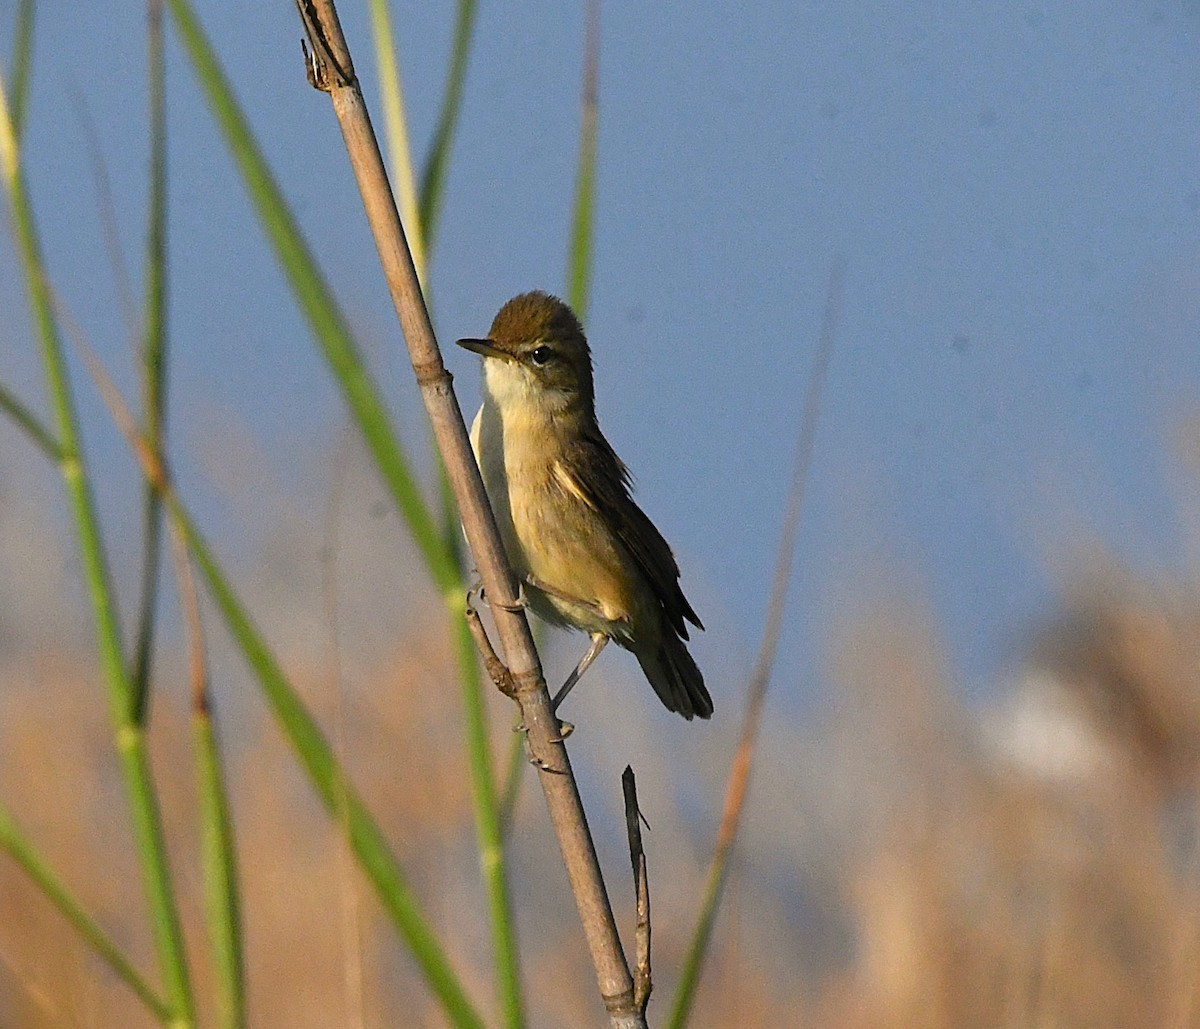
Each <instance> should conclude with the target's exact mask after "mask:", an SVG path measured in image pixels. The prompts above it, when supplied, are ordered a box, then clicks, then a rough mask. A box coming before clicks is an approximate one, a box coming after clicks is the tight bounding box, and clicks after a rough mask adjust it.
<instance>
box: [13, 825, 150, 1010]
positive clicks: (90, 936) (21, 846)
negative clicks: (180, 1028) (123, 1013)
mask: <svg viewBox="0 0 1200 1029" xmlns="http://www.w3.org/2000/svg"><path fill="white" fill-rule="evenodd" d="M0 847H3V848H4V850H5V851H7V852H8V854H9V856H10V857H11V858H12V859H13V860H14V861H15V862H16V863H17V864H18V865H19V866H20V867H21V868H22V870H23V871H24V872H25V874H26V875H28V876H29V878H30V879H32V880H33V883H34V885H35V886H37V888H38V889H39V890H41V891H42V893H44V894H45V895H46V898H47V899H48V900H49V901H50V902H51V903H52V904H53V905H54V906H55V907H56V908H58V910H59V911H60V912H61V913H62V915H63V917H65V918H66V920H67V921H68V922H70V923H71V925H72V926H73V927H74V928H75V931H76V932H78V933H79V935H80V936H81V937H83V939H84V941H85V942H86V943H87V945H88V946H89V947H91V948H92V950H93V951H95V952H96V954H97V955H98V956H99V957H100V958H101V960H103V961H104V962H105V964H107V965H108V967H109V968H111V969H112V970H113V972H115V973H116V975H117V977H118V978H119V979H120V980H121V981H122V982H123V983H125V985H126V986H128V987H129V988H130V989H131V990H133V992H134V993H136V994H137V996H138V998H139V999H140V1000H141V1001H142V1003H144V1004H145V1005H146V1007H148V1008H149V1009H150V1010H151V1011H152V1012H154V1014H155V1016H156V1017H157V1018H158V1020H159V1021H161V1022H166V1021H167V1020H168V1019H169V1018H170V1017H171V1008H170V1007H169V1006H168V1004H167V1002H166V1001H164V1000H163V999H162V998H161V997H160V996H159V995H158V993H157V992H156V991H155V989H154V987H152V986H151V985H150V984H149V983H148V982H146V980H145V979H144V978H142V975H141V973H140V972H139V971H138V970H137V969H136V968H134V967H133V965H132V964H131V963H130V961H129V959H128V958H126V957H125V955H124V954H123V953H121V950H120V948H119V947H118V946H117V945H116V944H115V943H113V941H112V940H110V939H109V938H108V935H107V934H106V933H105V932H104V930H103V929H101V928H100V925H99V923H98V922H96V920H95V919H94V918H92V917H91V915H89V914H88V913H87V912H86V911H85V910H84V909H83V905H81V904H80V903H79V901H77V900H76V899H75V898H74V896H72V894H71V892H70V891H69V890H68V889H67V887H66V886H64V885H63V882H62V880H61V879H59V878H58V876H57V875H55V874H54V872H53V871H51V869H50V868H49V866H48V865H47V864H46V863H45V862H44V861H43V860H42V859H41V857H40V856H39V855H38V853H37V851H36V850H34V848H33V846H32V844H30V842H29V841H28V840H27V839H26V838H25V836H24V835H23V834H22V832H21V830H20V829H18V828H17V825H16V823H15V822H14V821H13V820H12V818H11V817H10V815H9V814H8V812H7V811H5V810H4V809H3V808H0Z"/></svg>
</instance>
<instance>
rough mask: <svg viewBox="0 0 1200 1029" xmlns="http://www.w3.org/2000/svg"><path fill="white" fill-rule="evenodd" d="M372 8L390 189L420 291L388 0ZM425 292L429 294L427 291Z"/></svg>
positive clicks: (416, 210) (415, 211)
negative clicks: (394, 194) (393, 191)
mask: <svg viewBox="0 0 1200 1029" xmlns="http://www.w3.org/2000/svg"><path fill="white" fill-rule="evenodd" d="M367 6H368V7H369V8H370V11H371V38H372V40H373V42H374V43H375V66H376V68H377V69H378V71H379V95H380V99H381V101H382V103H383V130H384V136H385V138H386V140H387V152H388V165H389V168H390V170H391V173H392V185H393V188H394V189H396V191H397V192H398V194H399V201H400V217H401V219H403V221H404V232H405V234H406V235H407V236H408V245H409V247H410V249H411V250H412V257H413V266H414V267H415V268H416V269H417V278H418V279H419V280H420V282H421V290H422V292H426V291H427V290H428V288H429V268H428V264H427V261H426V256H425V232H424V228H423V226H422V221H421V204H420V200H419V198H418V196H417V180H416V176H415V175H414V174H413V160H412V147H411V145H410V144H409V139H408V119H407V118H406V117H405V114H404V87H403V85H402V84H401V81H400V68H399V66H398V65H397V63H396V34H395V32H394V30H393V29H392V16H391V13H390V12H389V9H388V2H387V0H368V2H367ZM427 295H428V294H427Z"/></svg>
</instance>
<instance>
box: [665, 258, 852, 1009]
mask: <svg viewBox="0 0 1200 1029" xmlns="http://www.w3.org/2000/svg"><path fill="white" fill-rule="evenodd" d="M843 278H844V272H843V269H842V262H841V260H840V258H838V259H835V260H834V265H833V270H832V272H831V273H830V276H829V289H828V291H827V292H826V295H825V311H824V315H823V317H822V322H821V336H820V339H819V341H818V343H817V353H816V356H815V358H814V359H813V366H812V370H811V372H810V373H809V378H808V388H807V390H806V393H805V397H804V413H803V416H802V418H801V422H800V431H799V434H798V436H797V440H796V458H795V464H794V466H793V469H792V485H791V489H790V491H789V493H788V501H787V510H786V512H785V513H784V518H783V529H782V531H781V533H780V536H779V550H778V552H777V553H776V556H775V573H774V576H773V578H772V582H771V598H770V601H769V603H768V605H767V617H766V624H765V625H764V627H763V637H762V643H761V645H760V646H759V650H758V659H757V660H756V661H755V665H754V671H753V673H752V674H751V676H750V683H749V685H748V687H747V689H746V710H745V713H744V714H743V716H742V731H741V736H740V737H739V738H738V746H737V751H736V752H735V753H734V756H733V764H732V767H731V768H730V770H729V781H728V783H727V785H726V787H725V804H724V808H723V810H722V812H721V826H720V828H719V829H718V831H717V842H716V845H715V847H714V848H713V856H712V859H711V861H710V862H709V866H708V877H707V880H706V885H705V891H704V899H703V901H702V903H701V908H700V917H699V919H698V922H697V926H696V931H695V933H694V935H693V937H692V943H691V946H690V947H689V948H688V954H687V957H686V958H685V959H684V963H683V971H682V973H681V975H680V981H679V986H678V987H677V988H676V992H675V999H674V1002H673V1005H672V1010H671V1017H670V1021H669V1023H668V1024H669V1025H670V1026H672V1027H682V1026H683V1025H685V1024H686V1023H687V1019H688V1015H689V1013H690V1011H691V1005H692V1000H693V998H694V997H695V990H696V984H697V982H698V981H699V976H700V971H701V968H702V966H703V964H704V957H705V954H706V953H707V951H708V943H709V940H710V939H711V937H712V929H713V925H714V923H715V922H716V917H717V909H718V907H719V906H720V902H721V893H722V890H723V888H724V885H725V873H726V870H727V868H728V865H729V855H730V852H731V851H732V850H733V844H734V840H736V839H737V833H738V828H739V826H740V825H741V819H742V810H743V808H744V807H745V803H746V792H747V790H748V789H749V786H750V770H751V767H752V766H753V764H754V752H755V747H756V745H757V743H758V730H759V726H760V725H761V723H762V711H763V703H764V701H765V700H766V696H767V686H768V685H769V683H770V681H771V671H772V669H773V668H774V666H775V652H776V649H777V648H778V646H779V633H780V630H781V628H782V626H783V608H784V601H785V600H786V599H787V591H788V585H789V583H790V581H791V574H792V558H793V555H794V552H795V549H796V533H797V530H798V529H799V526H800V511H801V509H802V508H803V506H804V493H805V486H806V484H807V482H808V471H809V468H810V467H811V465H812V456H813V448H814V442H815V440H816V433H817V420H818V416H819V415H820V409H821V396H822V394H823V392H824V389H825V379H826V375H827V373H828V371H829V361H830V358H831V357H832V355H833V343H834V338H835V336H836V333H837V319H838V313H839V311H840V308H841V300H842V280H843Z"/></svg>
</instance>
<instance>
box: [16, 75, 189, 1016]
mask: <svg viewBox="0 0 1200 1029" xmlns="http://www.w3.org/2000/svg"><path fill="white" fill-rule="evenodd" d="M0 165H2V170H3V173H4V177H5V184H6V186H7V188H8V195H9V201H10V204H11V208H12V220H13V228H14V231H15V234H16V238H17V245H18V249H19V250H20V254H21V259H22V263H23V265H24V269H25V277H26V283H27V287H28V290H29V299H30V307H31V309H32V312H33V317H34V322H35V325H36V327H37V335H38V341H39V347H40V350H41V355H42V364H43V370H44V372H45V375H46V386H47V390H48V391H49V393H50V397H51V401H52V406H53V410H54V418H55V422H56V427H57V436H58V441H59V446H60V448H61V452H62V457H61V460H60V462H59V465H60V468H61V471H62V475H63V479H64V481H65V483H66V488H67V494H68V497H69V500H70V505H71V511H72V515H73V518H74V521H75V528H76V533H77V535H78V537H79V552H80V557H81V559H82V563H83V571H84V578H85V580H86V582H87V587H88V594H89V598H90V600H91V605H92V613H93V619H94V623H95V631H96V646H97V649H98V651H99V654H100V664H101V667H102V669H103V673H104V679H105V683H106V684H107V691H108V703H109V710H110V713H111V717H112V722H113V728H114V731H115V735H116V747H117V754H118V757H119V760H120V765H121V772H122V775H123V777H124V780H125V788H126V793H127V795H128V798H129V804H130V813H131V815H132V819H133V826H134V839H135V844H136V847H137V853H138V857H139V860H140V862H141V868H142V876H143V879H144V881H145V889H146V894H147V901H148V904H149V907H150V913H151V917H152V922H153V929H154V939H155V945H156V947H157V950H158V955H159V962H160V964H161V965H162V972H163V975H164V977H165V979H166V984H167V996H168V997H169V999H170V1003H171V1008H172V1011H173V1014H174V1017H175V1019H176V1021H177V1022H178V1024H179V1025H191V1024H193V1023H194V1020H195V1018H194V1010H193V1002H192V992H191V985H190V982H189V980H188V971H187V962H186V957H185V955H184V951H183V937H182V933H181V931H180V926H179V914H178V911H177V910H176V905H175V896H174V892H173V890H172V887H171V877H170V871H169V868H168V865H167V856H166V847H165V844H164V841H163V836H162V825H161V823H160V819H159V811H158V801H157V797H156V796H155V791H154V782H153V777H152V775H151V772H150V767H149V763H148V760H147V756H146V741H145V735H144V732H143V726H142V724H141V723H140V722H138V720H137V718H136V705H135V698H134V694H133V687H132V683H131V682H130V680H129V678H128V675H127V674H126V669H125V663H124V659H123V657H122V654H121V630H120V625H119V620H118V616H117V608H116V603H115V598H114V596H113V591H112V585H111V580H110V578H109V574H108V565H107V559H106V557H105V553H104V545H103V540H102V537H101V534H100V526H99V521H98V519H97V516H96V509H95V503H94V500H93V498H92V490H91V484H90V482H89V479H88V475H87V466H86V463H85V460H84V457H83V452H82V447H81V444H80V434H79V428H78V420H77V416H76V414H75V408H74V402H73V400H72V397H71V389H70V382H69V379H68V377H67V369H66V361H65V360H64V356H63V347H62V340H61V338H60V335H59V330H58V325H57V322H56V320H55V317H54V313H53V307H52V304H51V298H50V290H49V286H48V283H47V279H46V274H45V262H44V261H43V259H42V254H41V245H40V243H39V240H38V235H37V230H36V227H35V224H34V219H33V212H32V209H31V207H30V204H29V195H28V190H27V188H26V185H25V179H24V174H23V173H22V170H21V165H20V158H19V151H18V146H17V138H16V134H15V132H14V127H13V123H12V119H11V118H10V116H9V107H8V96H7V91H6V90H5V89H4V87H3V85H2V84H0Z"/></svg>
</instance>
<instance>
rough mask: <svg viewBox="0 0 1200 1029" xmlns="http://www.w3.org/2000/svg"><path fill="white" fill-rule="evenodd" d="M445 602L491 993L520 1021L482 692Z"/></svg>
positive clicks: (470, 645) (468, 648)
mask: <svg viewBox="0 0 1200 1029" xmlns="http://www.w3.org/2000/svg"><path fill="white" fill-rule="evenodd" d="M453 600H454V603H453V604H451V605H450V612H451V617H452V621H451V625H452V631H453V633H454V646H455V652H456V656H457V659H458V674H459V679H460V681H461V683H462V696H463V709H464V713H465V715H466V722H467V727H466V728H467V733H466V736H467V758H468V761H469V762H470V769H471V803H472V807H473V810H474V814H475V831H476V834H477V837H478V846H479V865H480V870H481V872H482V874H483V882H484V888H485V890H486V891H487V899H488V914H489V916H490V918H489V924H490V925H491V927H492V948H493V958H494V961H495V965H496V976H497V983H496V988H497V992H498V993H499V995H500V1004H501V1008H502V1009H503V1014H504V1023H505V1025H508V1026H510V1027H514V1029H515V1027H518V1026H521V1025H523V1024H524V1022H525V1014H524V1003H523V1000H522V995H521V965H520V953H519V952H518V950H517V934H516V925H515V923H514V921H513V916H512V900H511V897H510V896H509V890H508V874H507V862H506V861H505V857H504V834H503V832H502V830H501V821H500V809H499V805H498V804H497V798H496V785H495V780H494V778H493V773H492V753H491V746H490V744H489V742H488V724H487V709H486V697H485V696H484V691H483V682H482V679H481V676H480V674H479V656H478V654H477V652H476V650H475V641H474V640H473V639H472V637H471V630H470V629H469V628H468V627H467V622H466V619H465V618H463V616H462V604H463V601H462V594H461V593H459V594H457V595H456V596H455V597H454V598H453Z"/></svg>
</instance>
